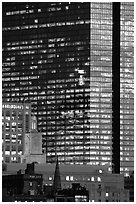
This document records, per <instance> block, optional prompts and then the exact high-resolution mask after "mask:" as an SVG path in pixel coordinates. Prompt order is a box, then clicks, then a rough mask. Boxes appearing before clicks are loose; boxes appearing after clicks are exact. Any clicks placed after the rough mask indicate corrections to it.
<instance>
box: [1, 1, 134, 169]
mask: <svg viewBox="0 0 136 204" xmlns="http://www.w3.org/2000/svg"><path fill="white" fill-rule="evenodd" d="M119 11H120V15H119ZM116 16H117V17H118V19H116ZM133 26H134V5H133V3H131V2H130V3H108V2H107V3H98V2H96V3H95V2H92V3H89V2H83V3H80V2H78V3H75V2H65V3H64V2H58V3H55V2H52V3H51V2H50V3H32V2H30V3H8V2H7V3H3V38H2V39H3V101H10V102H14V101H18V102H23V101H27V102H31V104H32V111H33V113H34V115H35V116H36V117H37V121H38V130H39V131H41V132H42V133H43V151H46V154H47V162H50V163H51V162H54V161H55V158H56V155H57V156H58V159H59V162H64V163H71V164H90V165H104V164H108V165H109V166H110V167H109V170H110V171H111V170H112V163H113V164H115V166H118V168H117V169H118V170H117V171H119V170H121V172H126V173H128V172H129V171H130V170H133V140H134V132H133V129H134V125H133V109H134V107H133V98H134V97H133V69H134V65H133ZM117 28H118V32H117V33H118V35H114V34H115V31H116V29H117ZM117 36H118V38H117V40H115V39H116V37H117ZM116 41H117V42H116ZM116 51H118V52H119V53H120V57H119V54H116V53H117V52H116ZM115 59H118V60H117V64H116V63H115V62H116V60H115ZM116 65H117V69H116ZM116 70H118V71H116ZM116 76H118V77H116ZM117 79H118V80H117ZM114 84H115V86H114ZM117 85H119V86H117ZM116 88H118V90H117V89H116ZM116 99H117V100H116ZM116 101H118V103H117V104H118V106H116ZM119 101H120V104H119ZM119 117H120V120H119V121H118V119H119ZM116 148H117V149H116ZM116 152H117V154H116ZM117 159H118V161H117ZM117 163H118V164H117Z"/></svg>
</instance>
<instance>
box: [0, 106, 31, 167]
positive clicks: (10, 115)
mask: <svg viewBox="0 0 136 204" xmlns="http://www.w3.org/2000/svg"><path fill="white" fill-rule="evenodd" d="M30 131H31V105H30V104H27V103H24V104H23V103H3V104H2V158H3V162H4V163H10V162H21V155H22V154H23V153H24V138H25V134H26V133H28V132H30Z"/></svg>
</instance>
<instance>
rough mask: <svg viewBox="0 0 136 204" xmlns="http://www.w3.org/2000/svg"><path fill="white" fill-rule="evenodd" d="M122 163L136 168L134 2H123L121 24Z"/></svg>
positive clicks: (122, 167)
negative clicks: (135, 162)
mask: <svg viewBox="0 0 136 204" xmlns="http://www.w3.org/2000/svg"><path fill="white" fill-rule="evenodd" d="M120 25H121V26H120V46H121V50H120V51H121V52H120V150H121V152H120V154H121V155H120V156H121V157H120V163H121V171H123V172H128V171H129V170H130V171H132V170H133V169H134V3H121V24H120Z"/></svg>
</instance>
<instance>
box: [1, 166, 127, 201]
mask: <svg viewBox="0 0 136 204" xmlns="http://www.w3.org/2000/svg"><path fill="white" fill-rule="evenodd" d="M55 166H56V165H55V164H35V172H36V173H38V174H42V175H43V186H46V187H48V186H52V185H53V181H54V172H55ZM19 169H25V164H8V165H7V170H6V171H5V173H7V172H9V173H10V174H11V173H13V172H16V171H18V170H19ZM59 170H60V176H61V189H67V188H71V187H72V184H73V183H80V185H81V186H82V187H85V188H86V190H88V192H89V201H90V202H105V201H106V202H129V190H127V189H124V176H123V175H122V174H112V173H110V172H108V167H107V166H101V167H100V166H95V167H94V166H90V165H64V164H60V165H59ZM3 173H4V172H3Z"/></svg>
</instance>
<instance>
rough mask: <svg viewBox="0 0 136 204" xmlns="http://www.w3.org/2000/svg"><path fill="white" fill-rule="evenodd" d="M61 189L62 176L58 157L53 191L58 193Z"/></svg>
mask: <svg viewBox="0 0 136 204" xmlns="http://www.w3.org/2000/svg"><path fill="white" fill-rule="evenodd" d="M59 190H61V178H60V170H59V162H58V157H57V161H56V168H55V173H54V181H53V192H54V193H56V192H57V191H59Z"/></svg>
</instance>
